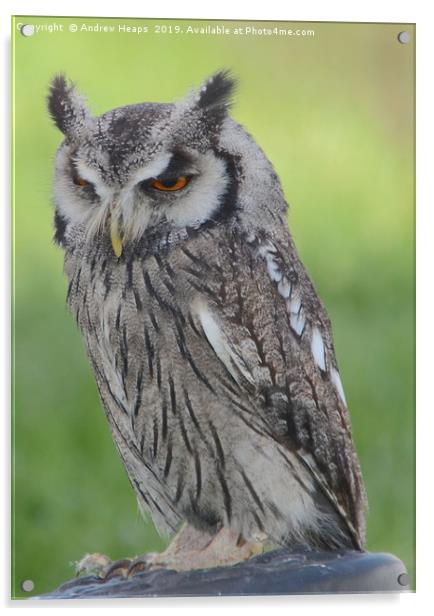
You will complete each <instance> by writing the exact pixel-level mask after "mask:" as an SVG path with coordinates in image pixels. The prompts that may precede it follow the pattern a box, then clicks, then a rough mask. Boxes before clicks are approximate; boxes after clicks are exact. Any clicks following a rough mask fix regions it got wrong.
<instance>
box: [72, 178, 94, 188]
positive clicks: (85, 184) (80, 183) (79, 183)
mask: <svg viewBox="0 0 434 616" xmlns="http://www.w3.org/2000/svg"><path fill="white" fill-rule="evenodd" d="M72 181H73V182H74V184H75V185H76V186H80V188H86V187H88V186H92V187H93V184H91V182H88V181H87V180H85V179H84V178H82V177H80V176H79V175H74V176H73V178H72Z"/></svg>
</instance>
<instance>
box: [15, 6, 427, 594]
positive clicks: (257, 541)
mask: <svg viewBox="0 0 434 616" xmlns="http://www.w3.org/2000/svg"><path fill="white" fill-rule="evenodd" d="M23 25H25V28H23V27H22V26H23ZM403 32H404V33H406V34H401V36H399V35H400V33H403ZM12 42H13V131H14V132H13V149H14V159H13V170H14V175H13V201H14V408H13V553H12V556H13V576H12V582H13V589H12V595H13V597H15V598H22V597H31V596H35V595H41V594H43V593H47V592H50V591H53V590H54V589H55V588H57V587H58V586H59V585H60V584H62V583H63V582H66V581H67V580H70V579H71V578H73V577H74V575H75V569H74V563H76V562H79V561H80V560H81V559H82V558H83V557H84V555H85V554H92V553H100V554H106V555H108V556H109V557H110V558H111V559H113V560H115V559H120V558H124V557H132V556H136V555H141V554H144V553H149V552H162V551H164V550H165V548H166V547H167V546H168V545H169V543H170V536H169V535H170V533H167V532H162V533H161V534H160V533H159V532H157V530H156V527H155V525H154V522H157V524H159V525H160V526H161V527H162V528H163V531H168V530H173V529H176V528H177V527H178V526H179V525H180V524H181V523H182V522H183V520H187V521H188V522H190V523H193V524H194V525H196V527H200V528H202V530H204V531H206V532H208V533H211V534H210V535H208V539H209V541H211V540H212V539H213V536H212V533H214V534H217V535H218V540H219V541H221V543H220V544H218V547H217V548H216V549H215V554H214V556H215V557H216V555H218V557H219V558H221V559H222V560H221V561H219V564H225V560H224V559H225V556H228V554H229V555H231V556H230V557H231V558H232V561H235V560H240V559H242V558H246V557H247V556H249V555H251V554H252V553H253V552H255V549H257V550H258V551H259V550H260V549H262V547H261V546H262V544H263V543H265V547H266V549H269V548H270V547H273V546H272V545H270V544H272V543H273V540H275V543H276V542H277V543H278V542H279V541H280V542H283V543H285V542H286V543H287V544H288V545H289V546H290V547H291V546H292V549H295V550H299V551H300V550H302V549H303V544H305V545H306V544H308V545H313V547H314V549H315V550H323V551H324V550H330V549H332V548H335V547H336V546H340V547H342V546H343V547H344V549H346V550H348V549H357V548H358V547H360V545H361V536H362V534H363V533H362V521H361V513H360V511H361V509H362V505H361V487H360V479H359V476H358V473H357V468H356V465H355V462H354V461H353V460H352V457H351V445H350V443H349V437H348V426H347V420H346V403H345V402H344V396H345V398H346V401H347V404H348V409H349V412H350V417H351V426H352V434H353V438H354V443H355V447H356V450H357V453H358V457H359V459H360V465H361V469H362V472H363V478H364V482H365V486H366V491H367V495H368V499H369V512H368V513H367V514H366V522H367V542H366V549H367V550H368V551H369V552H371V553H385V552H387V553H392V554H394V555H396V557H398V558H399V559H401V560H402V562H403V563H404V565H405V566H406V568H407V570H408V572H409V575H410V586H411V587H412V588H414V583H415V579H414V573H415V571H414V532H415V527H414V498H413V495H414V246H413V233H414V171H413V163H414V149H413V140H414V123H413V113H414V53H415V28H414V26H413V25H411V24H410V25H409V24H384V23H383V24H356V23H345V24H344V23H292V22H287V23H284V22H278V23H272V22H264V23H261V22H247V21H240V22H231V21H226V22H225V21H222V22H216V21H215V22H214V21H210V22H204V21H195V20H190V21H186V20H143V19H105V18H92V19H91V18H85V19H84V18H78V17H71V18H58V17H34V16H27V17H22V16H20V17H15V18H14V19H13V24H12ZM221 70H228V71H230V74H231V75H232V76H233V78H234V79H235V80H236V88H235V91H234V93H233V94H232V93H231V89H232V86H231V82H230V79H231V77H229V75H228V74H226V73H225V74H223V75H220V76H219V77H216V78H215V79H214V81H213V82H208V84H207V85H205V86H203V84H205V83H206V80H207V79H208V78H209V77H210V76H211V75H215V74H216V73H217V72H218V71H221ZM59 74H63V75H66V78H67V79H68V80H71V81H72V82H73V83H74V84H76V87H77V91H75V90H72V89H71V86H70V82H69V81H67V82H63V81H62V80H61V79H60V78H59V79H58V80H57V81H56V82H54V85H53V86H52V91H51V92H52V94H51V98H50V109H51V114H52V116H53V118H54V120H55V122H57V125H58V126H56V125H55V122H53V121H52V119H51V118H50V117H49V113H48V111H47V96H48V93H49V87H50V83H51V84H52V83H53V78H54V77H55V76H56V75H59ZM201 87H203V88H204V89H202V90H201ZM78 92H79V93H81V94H78ZM189 93H190V94H189ZM81 96H83V98H80V97H81ZM179 101H184V102H183V103H179ZM143 102H153V103H176V104H177V106H176V107H170V106H165V107H145V108H144V107H131V108H129V110H128V111H125V110H124V111H122V112H117V113H115V114H114V115H113V114H112V115H109V116H106V117H105V120H103V121H100V123H99V124H97V123H96V120H95V119H94V118H95V117H96V116H99V115H100V114H103V113H105V112H107V111H109V110H112V109H114V108H118V107H124V106H125V105H134V104H140V103H143ZM229 103H230V105H229ZM228 107H230V109H228ZM227 114H230V116H231V117H232V118H233V119H234V121H235V122H236V123H239V124H240V125H242V126H243V127H245V130H247V131H248V133H249V134H250V135H251V136H252V139H250V138H249V137H248V136H246V134H245V133H244V132H243V130H242V129H240V128H239V127H237V125H236V124H234V123H231V121H230V120H228V119H227ZM59 127H60V129H61V130H62V131H63V133H65V134H62V132H61V131H60V130H59ZM65 135H66V145H64V146H63V149H62V150H61V153H60V155H58V157H57V158H56V150H57V148H58V147H59V145H60V144H61V142H62V140H63V139H64V138H65ZM256 144H258V145H256ZM258 147H260V148H262V150H263V152H264V153H265V155H266V156H267V158H268V160H269V161H270V162H269V163H268V162H267V161H266V160H265V159H264V158H263V154H262V153H261V151H260V150H259V149H258ZM59 156H60V157H59ZM55 160H56V161H57V162H56V169H57V170H56V171H55V169H54V161H55ZM274 173H276V174H277V176H278V177H279V178H280V182H281V185H282V191H283V193H282V192H281V191H280V189H279V185H278V180H277V179H276V176H275V175H274ZM53 194H54V195H55V196H54V198H53ZM283 194H284V195H285V199H286V200H287V201H288V202H289V204H290V209H289V215H288V218H286V213H285V210H284V202H283ZM55 207H56V208H57V219H56V223H54V222H53V221H54V211H55ZM121 214H122V215H121ZM288 223H289V227H288V226H287V224H288ZM55 224H56V226H55ZM55 228H56V237H57V243H56V242H53V240H52V238H53V235H54V232H55ZM288 228H289V229H290V231H291V235H292V237H293V239H294V242H295V245H296V246H297V250H298V254H299V258H298V257H297V256H296V254H295V253H294V252H293V248H292V247H291V246H292V245H290V244H289V240H288V231H287V229H288ZM65 250H66V253H67V261H66V273H63V261H64V254H65ZM299 259H300V261H299ZM301 262H302V263H303V264H304V267H305V268H306V269H307V271H308V272H309V276H310V277H311V279H312V280H313V282H314V285H315V289H316V291H315V290H314V289H313V287H311V286H310V285H309V284H308V282H307V280H306V278H305V274H304V273H303V272H304V270H303V269H302V266H301V265H300V263H301ZM78 271H80V275H81V280H79V279H78V278H77V276H78ZM71 280H72V282H71ZM68 292H69V304H70V306H69V309H67V308H66V306H65V298H66V296H67V294H68ZM316 294H317V295H318V296H319V297H320V298H321V300H322V302H323V304H324V305H325V307H326V309H327V312H328V314H329V316H330V320H331V322H332V324H333V337H334V347H333V346H332V342H331V335H330V328H329V325H328V321H327V318H326V317H325V313H324V312H323V308H322V304H320V303H318V301H317V299H316V297H317V295H316ZM80 302H81V303H80ZM80 311H81V312H80ZM77 312H78V313H79V314H78V316H77ZM76 320H78V322H79V324H80V325H81V329H82V330H83V332H82V333H81V332H80V329H79V328H78V327H77V324H76ZM86 341H87V342H88V343H89V349H90V350H89V353H90V356H91V358H90V360H89V357H88V354H87V352H86ZM333 349H335V351H334V350H333ZM335 357H336V361H335ZM336 362H337V363H336ZM338 365H339V368H338ZM337 370H339V372H338V371H337ZM339 374H340V377H339V376H338V375H339ZM96 381H97V382H98V387H99V389H100V391H101V395H102V398H103V401H104V405H105V406H106V407H107V408H108V415H109V416H110V417H111V428H112V430H113V431H114V433H115V441H116V446H115V445H114V444H113V441H112V436H111V434H110V429H109V425H108V422H107V418H106V414H105V412H104V407H103V405H102V404H101V402H100V399H99V394H98V387H97V385H96ZM342 384H343V388H344V390H345V394H343V390H342ZM216 392H217V395H216ZM115 423H116V424H117V425H116V426H115ZM345 426H346V427H345ZM120 434H121V436H119V435H120ZM117 450H119V452H120V453H121V456H122V457H123V458H124V460H126V462H127V466H128V473H129V478H130V481H131V483H130V481H129V480H128V474H127V473H126V472H125V467H124V464H123V463H122V460H121V458H120V457H119V452H118V451H117ZM136 493H137V494H136ZM136 496H138V497H139V501H141V507H142V509H144V511H145V517H144V518H143V517H142V516H141V514H140V512H139V509H138V507H137V500H136ZM149 510H150V512H151V514H152V517H150V516H149ZM325 516H328V517H327V520H328V521H327V522H326V517H325ZM152 520H154V522H153V521H152ZM228 528H229V530H228ZM259 531H261V532H259ZM198 532H199V531H198V530H195V531H192V536H191V537H186V536H185V533H184V538H183V540H182V541H183V543H184V546H183V548H184V549H185V548H186V546H187V547H190V548H191V550H193V549H194V548H195V549H196V551H198V552H200V551H201V550H199V548H198V545H199V544H200V539H198ZM225 533H226V534H225ZM291 533H292V534H291ZM235 535H236V539H239V541H238V544H237V543H236V541H235V539H234V537H235ZM265 536H268V537H269V538H271V539H269V540H267V541H265V542H264V537H265ZM202 540H203V535H202ZM295 541H296V542H297V547H294V542H295ZM359 544H360V545H359ZM201 545H202V544H201ZM214 545H215V544H214ZM202 547H203V545H202ZM205 551H206V550H205ZM211 556H212V555H211ZM196 557H197V554H196ZM260 558H261V557H260ZM207 559H208V560H207ZM185 561H186V562H188V563H189V564H190V565H191V566H193V565H194V562H195V557H192V556H191V554H190V555H188V556H185ZM211 561H212V558H211V557H210V554H209V552H208V555H207V557H206V558H205V559H204V560H203V561H201V562H202V564H203V566H208V565H209V564H210V562H211ZM253 562H255V561H253ZM172 564H173V563H172ZM196 564H197V560H196ZM211 564H212V563H211ZM214 564H215V563H214ZM178 565H179V563H178ZM236 567H237V566H236ZM236 567H235V568H234V569H232V570H231V571H233V572H234V573H233V575H234V576H235V575H238V574H236V573H235V572H236V571H238V569H237V568H236ZM140 575H141V574H140ZM230 575H231V574H230ZM230 575H229V577H230ZM132 579H134V577H133V578H132ZM136 579H140V578H137V577H136ZM237 579H240V582H239V583H240V586H237V587H236V588H235V589H232V590H233V592H237V591H238V592H241V593H242V592H243V586H242V576H241V578H237ZM335 581H336V580H335ZM338 581H339V580H338ZM401 581H402V580H401ZM211 588H212V587H211ZM332 588H336V585H335V586H334V587H333V586H332ZM318 589H319V590H321V588H320V587H318ZM352 589H353V590H356V589H357V582H356V581H355V582H354V588H352ZM196 590H197V589H196ZM299 590H300V589H299ZM350 590H351V589H350ZM380 590H381V588H380ZM273 591H275V589H273V588H272V587H271V586H270V588H269V589H268V588H265V589H262V590H261V592H273ZM301 591H302V589H301ZM211 592H212V590H211Z"/></svg>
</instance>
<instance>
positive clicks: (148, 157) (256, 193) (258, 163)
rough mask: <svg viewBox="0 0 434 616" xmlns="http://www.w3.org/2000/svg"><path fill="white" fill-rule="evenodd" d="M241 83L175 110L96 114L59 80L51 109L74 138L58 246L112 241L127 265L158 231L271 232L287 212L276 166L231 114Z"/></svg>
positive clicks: (220, 77)
mask: <svg viewBox="0 0 434 616" xmlns="http://www.w3.org/2000/svg"><path fill="white" fill-rule="evenodd" d="M234 86H235V82H234V80H233V78H232V77H231V76H230V74H229V73H228V72H227V71H220V72H218V73H216V74H215V75H213V76H212V77H210V78H209V79H208V80H207V81H206V82H205V83H204V84H203V85H202V86H201V87H200V88H199V89H198V90H197V91H193V92H191V93H190V94H188V95H187V96H186V97H185V98H183V99H181V100H180V101H177V102H175V103H141V104H134V105H127V106H124V107H120V108H117V109H113V110H112V111H108V112H106V113H104V114H102V115H100V116H98V117H95V116H93V115H92V114H91V112H90V110H89V108H88V107H87V105H86V103H85V100H84V98H83V97H82V96H81V95H80V93H79V92H78V91H77V89H76V88H75V87H74V85H73V84H71V83H69V82H68V81H67V80H66V78H65V77H64V76H57V77H55V79H54V80H53V82H52V83H51V86H50V91H49V96H48V110H49V113H50V115H51V117H52V119H53V120H54V122H55V124H56V126H57V127H58V128H59V129H60V130H61V131H62V133H63V134H64V137H65V138H64V141H63V142H62V144H61V145H60V147H59V149H58V151H57V155H56V163H55V183H54V200H55V208H56V214H55V226H56V234H55V239H56V241H57V242H58V243H60V244H62V245H64V246H67V245H68V241H69V239H70V238H77V237H79V238H80V239H81V243H82V244H86V243H94V242H98V241H105V244H106V245H107V248H108V249H110V250H112V251H113V253H114V254H115V256H116V257H117V258H120V257H121V255H122V253H123V252H124V251H125V250H127V249H128V248H129V247H131V246H134V245H135V244H136V243H137V242H138V241H140V240H141V239H142V238H144V237H146V236H147V235H150V234H153V235H155V234H157V235H158V234H161V236H164V237H169V236H170V234H173V233H177V232H178V233H179V231H180V230H189V229H199V228H201V227H202V226H203V225H215V224H235V223H237V224H240V221H243V220H244V222H246V220H247V222H248V224H247V226H248V227H250V229H251V226H252V225H253V226H254V225H255V221H256V224H257V225H259V226H261V227H263V226H264V224H265V225H266V224H267V223H266V221H264V215H265V214H266V213H267V212H268V213H270V210H276V209H277V210H279V211H284V210H285V209H286V204H285V202H284V199H283V195H282V193H281V189H280V184H279V182H278V180H277V177H276V175H275V173H274V170H273V168H272V166H271V164H270V163H269V161H268V160H267V158H266V157H265V155H264V154H263V152H262V150H261V149H260V148H259V147H258V146H257V145H256V143H255V142H254V140H253V139H252V137H251V136H250V135H249V134H248V133H247V132H246V131H245V130H244V129H243V128H242V127H241V126H240V125H239V124H237V123H236V122H234V121H233V120H232V119H231V118H230V117H229V115H228V111H229V108H230V105H231V98H232V93H233V91H234ZM274 214H275V211H274ZM265 218H267V217H266V216H265Z"/></svg>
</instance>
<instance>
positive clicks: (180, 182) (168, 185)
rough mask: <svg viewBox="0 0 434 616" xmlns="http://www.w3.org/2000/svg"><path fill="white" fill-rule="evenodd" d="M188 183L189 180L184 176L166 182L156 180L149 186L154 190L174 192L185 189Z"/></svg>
mask: <svg viewBox="0 0 434 616" xmlns="http://www.w3.org/2000/svg"><path fill="white" fill-rule="evenodd" d="M189 181H190V178H189V177H188V176H186V175H181V176H180V177H179V178H173V179H172V178H170V179H167V180H163V179H158V178H157V179H155V180H152V182H151V184H150V186H151V188H156V189H157V190H166V191H175V190H181V188H185V187H186V186H187V184H188V183H189Z"/></svg>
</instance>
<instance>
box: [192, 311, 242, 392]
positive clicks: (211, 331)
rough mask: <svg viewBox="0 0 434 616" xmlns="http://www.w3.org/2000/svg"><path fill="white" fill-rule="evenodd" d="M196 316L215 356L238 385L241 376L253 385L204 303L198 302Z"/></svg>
mask: <svg viewBox="0 0 434 616" xmlns="http://www.w3.org/2000/svg"><path fill="white" fill-rule="evenodd" d="M195 308H196V314H197V315H198V317H199V319H200V323H201V325H202V328H203V331H204V333H205V336H206V337H207V338H208V341H209V343H210V345H211V346H212V348H213V349H214V352H215V354H216V355H217V357H218V358H219V359H220V361H221V362H222V363H223V364H224V365H225V367H226V369H227V370H228V372H229V373H230V374H231V375H232V376H233V378H234V379H235V381H236V382H237V383H239V382H240V374H241V375H242V376H243V377H244V378H245V379H247V380H248V381H249V382H250V383H253V382H254V381H253V378H252V375H251V374H250V372H249V371H248V369H247V367H246V365H245V364H244V362H243V360H242V359H241V358H240V357H238V356H237V354H236V353H235V352H234V350H233V349H232V348H231V346H230V344H229V342H228V341H227V339H226V337H225V336H224V334H223V332H222V330H221V328H220V326H219V324H218V323H217V321H216V319H215V318H214V316H213V315H212V314H211V311H210V309H209V308H208V306H206V305H205V304H204V303H203V302H198V303H197V304H196V306H195Z"/></svg>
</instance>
